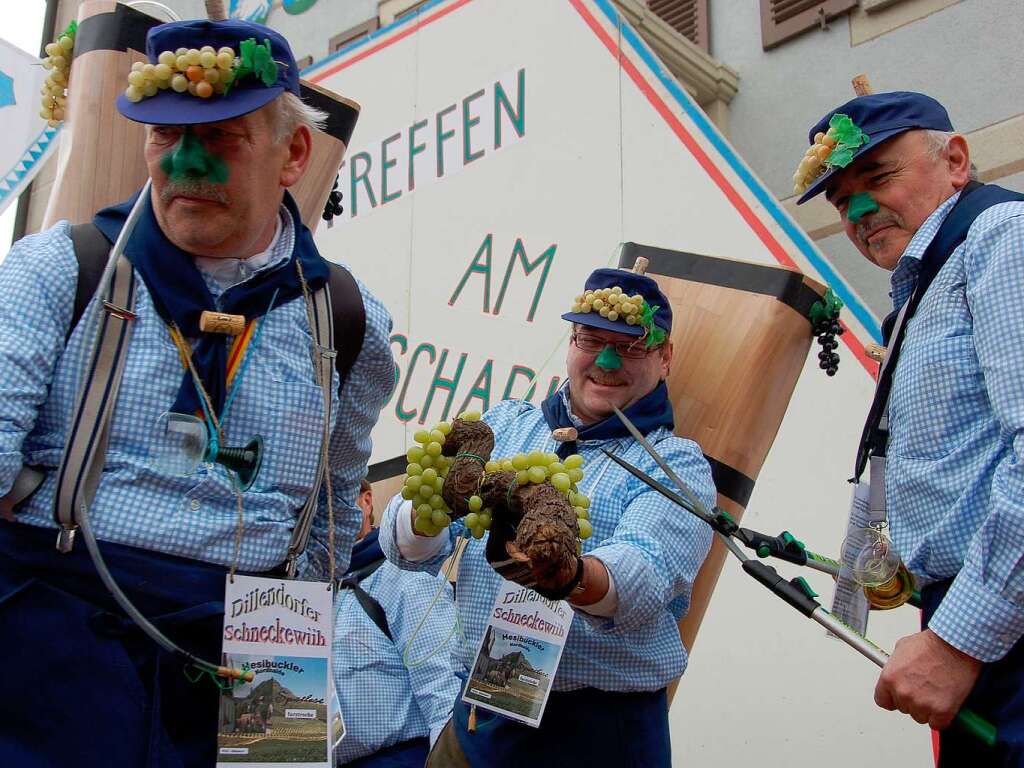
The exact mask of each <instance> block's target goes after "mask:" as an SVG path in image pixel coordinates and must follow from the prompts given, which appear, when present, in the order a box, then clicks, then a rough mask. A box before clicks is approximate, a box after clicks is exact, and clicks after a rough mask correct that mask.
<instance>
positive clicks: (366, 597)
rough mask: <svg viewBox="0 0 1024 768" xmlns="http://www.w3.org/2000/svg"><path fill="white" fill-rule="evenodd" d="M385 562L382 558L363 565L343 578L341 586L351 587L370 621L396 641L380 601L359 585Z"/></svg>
mask: <svg viewBox="0 0 1024 768" xmlns="http://www.w3.org/2000/svg"><path fill="white" fill-rule="evenodd" d="M383 564H384V560H383V559H381V560H377V561H375V562H373V563H370V564H369V565H366V566H363V567H362V568H360V569H359V570H358V571H352V572H351V573H349V574H347V575H346V576H345V578H344V579H342V580H341V588H342V589H351V590H352V594H353V595H354V596H355V598H356V602H357V603H359V607H360V608H362V609H363V612H364V613H365V614H366V615H367V616H368V617H369V619H370V621H372V622H373V623H374V624H376V625H377V629H379V630H380V631H381V632H383V633H384V636H385V637H386V638H387V639H388V640H390V641H391V642H395V638H394V637H392V636H391V628H390V627H388V617H387V615H386V614H385V613H384V609H383V608H381V605H380V603H378V602H377V601H376V600H374V599H373V597H371V596H370V593H369V592H367V591H366V590H365V589H363V588H362V587H361V586H360V585H359V582H361V581H362V580H363V579H365V578H366V577H368V576H369V575H370V574H371V573H373V572H374V571H376V570H377V569H378V568H380V567H381V566H382V565H383Z"/></svg>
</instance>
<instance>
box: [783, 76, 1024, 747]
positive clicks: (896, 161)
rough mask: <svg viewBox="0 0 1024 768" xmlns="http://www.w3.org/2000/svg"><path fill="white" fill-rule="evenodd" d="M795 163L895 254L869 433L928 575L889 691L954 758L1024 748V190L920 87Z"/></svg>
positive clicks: (896, 524)
mask: <svg viewBox="0 0 1024 768" xmlns="http://www.w3.org/2000/svg"><path fill="white" fill-rule="evenodd" d="M808 138H809V142H810V144H811V147H810V149H809V150H808V152H807V154H806V155H805V157H804V159H803V160H802V161H801V164H800V167H799V168H798V170H797V173H796V175H795V176H794V182H795V183H796V185H797V192H802V193H803V196H802V197H801V199H800V202H801V203H803V202H805V201H807V200H808V199H810V198H812V197H814V196H815V195H817V194H820V193H822V192H824V193H825V195H826V197H827V198H828V200H829V202H831V203H832V204H833V205H834V206H835V207H836V210H838V211H839V214H840V216H841V217H842V220H843V224H844V226H845V229H846V233H847V235H848V236H849V238H850V240H851V241H852V242H853V244H854V245H855V246H856V247H857V249H858V250H859V251H860V252H861V253H862V254H863V255H864V256H865V257H866V258H868V259H869V260H870V261H872V262H874V263H875V264H877V265H878V266H880V267H882V268H883V269H886V270H889V271H891V272H892V277H891V285H892V292H891V295H892V299H893V309H894V311H893V314H892V315H890V316H889V317H888V318H886V321H885V322H884V323H883V326H882V329H883V335H884V337H885V341H886V343H887V345H888V352H887V355H886V360H885V362H884V363H883V366H882V369H881V371H880V375H879V384H878V388H877V391H876V394H875V398H874V402H873V403H872V407H871V412H870V415H869V417H868V421H867V424H866V426H865V429H864V434H863V436H862V440H861V445H860V448H859V450H858V456H857V464H856V473H855V474H856V477H857V478H858V479H859V478H860V476H861V474H862V473H863V471H864V469H865V467H866V466H867V465H868V464H869V463H870V464H871V485H872V487H873V497H874V498H884V499H885V501H886V506H887V511H888V520H889V525H890V528H891V531H892V537H893V541H894V543H895V546H896V548H897V550H898V552H899V554H900V556H901V557H902V559H903V561H904V563H905V564H906V566H907V568H908V569H909V570H910V571H911V573H913V574H914V576H915V578H916V579H917V582H918V585H919V586H921V587H922V600H923V603H924V612H923V627H925V629H924V630H923V631H922V632H920V633H918V634H916V635H911V636H910V637H906V638H903V639H902V640H900V641H899V642H898V643H897V644H896V648H895V652H894V653H893V656H892V658H891V659H890V660H889V662H888V664H887V665H886V667H885V669H884V670H883V671H882V674H881V677H880V678H879V681H878V685H877V687H876V689H875V701H876V702H877V703H878V704H879V706H882V707H884V708H886V709H899V710H900V711H902V712H906V713H907V714H910V715H911V716H912V717H913V718H914V719H915V720H917V721H918V722H921V723H929V724H930V725H931V726H932V727H934V728H937V729H945V728H947V726H949V725H950V723H951V722H952V720H953V718H954V716H955V714H956V712H957V711H958V710H959V709H960V708H961V707H962V706H968V707H970V708H971V709H972V710H974V711H975V712H977V713H978V714H980V715H982V716H984V717H986V718H988V719H989V720H991V721H992V722H994V723H995V725H996V726H997V728H998V730H999V742H1000V743H999V745H998V747H997V749H996V751H995V752H994V753H991V754H989V753H984V752H982V751H980V750H981V749H982V747H980V746H979V744H978V743H977V742H976V741H974V740H973V739H972V738H971V737H970V736H968V735H965V734H964V733H963V732H960V731H958V730H957V729H950V730H944V731H943V733H942V736H941V748H940V765H942V766H953V765H966V764H968V762H970V764H972V765H973V764H977V763H978V761H979V760H982V761H983V762H984V764H985V765H993V766H994V765H1005V766H1020V765H1024V642H1022V641H1021V638H1022V636H1024V296H1022V293H1021V286H1022V285H1024V195H1021V194H1018V193H1015V192H1010V191H1008V190H1005V189H1002V188H1000V187H996V186H993V185H981V184H978V183H977V182H976V181H974V180H973V179H972V174H971V165H970V157H969V151H968V147H967V142H966V140H965V139H964V137H963V136H961V135H959V134H956V133H954V132H953V126H952V124H951V123H950V120H949V116H948V115H947V114H946V110H945V109H944V108H943V107H942V105H941V104H939V103H938V102H937V101H935V100H934V99H932V98H930V97H928V96H925V95H924V94H920V93H909V92H897V93H880V94H873V95H869V96H861V97H858V98H856V99H853V100H852V101H850V102H848V103H846V104H844V105H843V106H841V107H839V108H838V109H836V110H833V111H832V112H830V113H829V114H827V115H826V116H825V117H824V118H822V120H821V121H819V123H818V124H817V125H815V126H814V127H813V128H812V129H811V131H810V133H809V136H808Z"/></svg>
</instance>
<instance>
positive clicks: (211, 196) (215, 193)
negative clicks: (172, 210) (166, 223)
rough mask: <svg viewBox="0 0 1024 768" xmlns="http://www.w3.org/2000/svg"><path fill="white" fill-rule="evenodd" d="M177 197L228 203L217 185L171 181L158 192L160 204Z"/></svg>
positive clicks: (203, 182)
mask: <svg viewBox="0 0 1024 768" xmlns="http://www.w3.org/2000/svg"><path fill="white" fill-rule="evenodd" d="M178 196H184V197H196V198H199V199H201V200H212V201H213V202H215V203H221V204H223V205H227V204H228V203H229V200H228V196H227V193H226V192H225V191H224V189H223V188H222V187H221V186H220V185H219V184H210V183H209V182H205V181H173V182H170V183H169V184H167V186H165V187H164V188H163V189H162V190H160V202H162V203H169V202H171V200H173V199H174V198H175V197H178Z"/></svg>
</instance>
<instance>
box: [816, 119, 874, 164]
mask: <svg viewBox="0 0 1024 768" xmlns="http://www.w3.org/2000/svg"><path fill="white" fill-rule="evenodd" d="M828 129H829V130H828V132H829V135H831V136H832V138H834V139H835V140H836V146H835V148H834V149H833V150H832V152H831V154H829V156H828V157H827V158H826V159H825V165H826V166H827V167H829V168H845V167H846V166H848V165H849V164H850V163H852V162H853V158H854V155H855V154H856V153H857V150H858V149H860V148H861V147H862V146H864V145H865V144H867V143H868V142H869V141H871V138H870V137H869V136H868V135H867V134H866V133H864V131H862V130H861V129H860V127H859V126H858V125H857V124H856V123H855V122H853V120H852V119H850V118H849V117H847V116H846V115H841V114H835V115H832V118H831V119H830V120H829V121H828Z"/></svg>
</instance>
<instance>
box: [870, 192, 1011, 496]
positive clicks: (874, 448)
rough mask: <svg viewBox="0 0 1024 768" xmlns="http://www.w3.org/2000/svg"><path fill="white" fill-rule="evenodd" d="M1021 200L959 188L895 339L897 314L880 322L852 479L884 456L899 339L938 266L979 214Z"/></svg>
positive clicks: (927, 252) (928, 252) (924, 261)
mask: <svg viewBox="0 0 1024 768" xmlns="http://www.w3.org/2000/svg"><path fill="white" fill-rule="evenodd" d="M1015 201H1024V194H1021V193H1020V192H1013V191H1011V190H1008V189H1003V188H1002V187H998V186H995V185H994V184H980V183H978V182H976V181H971V182H968V184H967V186H965V187H964V188H963V191H962V192H961V193H960V197H959V199H958V200H957V201H956V203H955V204H954V205H953V209H952V210H951V211H950V212H949V213H948V214H947V215H946V219H945V220H944V221H943V222H942V226H940V227H939V231H938V232H936V233H935V237H933V238H932V241H931V243H929V245H928V248H927V249H925V252H924V254H923V255H922V256H921V272H920V274H919V275H918V278H917V283H916V284H915V286H914V292H913V294H912V295H911V297H910V299H908V306H907V311H906V317H905V318H904V320H903V323H902V324H901V325H900V327H899V329H898V330H897V333H896V336H895V338H890V337H891V336H892V334H893V330H894V328H895V325H896V317H897V315H898V314H899V313H898V312H893V313H892V314H890V315H889V316H888V317H886V318H885V320H884V321H883V322H882V333H883V338H884V340H885V342H886V343H887V344H888V347H889V349H888V352H887V353H886V361H885V365H884V366H883V368H882V370H881V372H880V374H879V377H878V385H877V386H876V387H875V396H874V399H873V400H872V402H871V409H870V410H869V411H868V418H867V421H866V422H865V424H864V430H863V432H862V433H861V438H860V445H859V446H858V449H857V462H856V465H855V466H854V480H859V479H860V476H861V475H862V474H863V473H864V469H865V467H866V466H867V463H868V458H869V456H871V455H875V456H881V455H884V451H885V443H886V441H887V439H888V435H887V434H880V430H879V424H881V421H882V414H884V413H885V409H886V405H887V404H888V402H889V392H890V390H891V389H892V377H893V371H895V370H896V363H897V361H898V359H899V354H900V349H901V348H902V346H903V339H904V337H905V336H906V330H907V323H908V322H909V321H910V318H911V317H913V315H914V312H916V311H917V307H918V305H919V304H920V303H921V299H922V297H923V296H924V295H925V292H926V291H927V290H928V287H929V286H930V285H931V284H932V281H933V280H934V279H935V276H936V275H938V274H939V271H940V270H941V269H942V267H943V266H944V265H945V264H946V262H947V261H949V257H950V256H951V255H952V254H953V251H955V250H956V249H957V248H959V247H960V245H961V244H962V243H963V242H964V241H965V240H966V239H967V233H968V232H969V231H970V229H971V226H972V225H973V224H974V221H975V219H977V218H978V217H979V216H980V215H981V214H982V213H984V212H985V211H986V210H988V209H989V208H991V207H992V206H994V205H999V204H1000V203H1009V202H1015Z"/></svg>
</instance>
